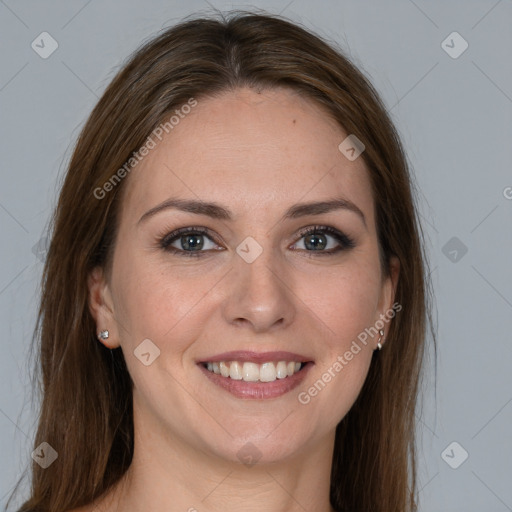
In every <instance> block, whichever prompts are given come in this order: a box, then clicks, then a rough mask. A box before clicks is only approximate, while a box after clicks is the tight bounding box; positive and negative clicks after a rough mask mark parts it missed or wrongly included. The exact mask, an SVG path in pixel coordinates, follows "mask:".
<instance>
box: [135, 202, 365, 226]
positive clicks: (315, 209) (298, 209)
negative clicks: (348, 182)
mask: <svg viewBox="0 0 512 512" xmlns="http://www.w3.org/2000/svg"><path fill="white" fill-rule="evenodd" d="M168 209H177V210H181V211H184V212H188V213H194V214H196V215H206V216H208V217H211V218H213V219H219V220H232V219H233V214H232V213H231V211H230V210H229V209H227V208H225V207H223V206H221V205H219V204H217V203H213V202H206V201H201V200H197V199H178V198H169V199H167V200H165V201H164V202H163V203H160V204H158V205H157V206H155V207H153V208H151V209H150V210H148V211H147V212H146V213H144V215H142V217H141V218H140V219H139V221H138V222H137V224H140V223H141V222H143V221H145V220H147V219H148V218H150V217H152V216H154V215H156V214H157V213H159V212H161V211H163V210H168ZM335 210H348V211H351V212H354V213H355V214H357V215H358V216H359V217H360V219H361V220H362V221H363V224H364V226H365V227H367V226H366V218H365V216H364V213H363V212H362V211H361V209H360V208H359V207H358V206H357V205H355V204H354V203H353V202H352V201H349V200H348V199H344V198H335V199H330V200H327V201H316V202H310V203H300V204H295V205H293V206H291V207H290V208H288V210H286V212H285V213H284V215H283V217H282V219H281V220H286V219H298V218H301V217H306V216H308V215H321V214H322V213H328V212H332V211H335Z"/></svg>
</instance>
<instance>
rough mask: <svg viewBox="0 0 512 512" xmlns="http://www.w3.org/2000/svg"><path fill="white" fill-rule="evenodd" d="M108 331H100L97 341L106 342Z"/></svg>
mask: <svg viewBox="0 0 512 512" xmlns="http://www.w3.org/2000/svg"><path fill="white" fill-rule="evenodd" d="M108 336H109V334H108V331H100V333H99V334H98V339H99V340H106V339H108Z"/></svg>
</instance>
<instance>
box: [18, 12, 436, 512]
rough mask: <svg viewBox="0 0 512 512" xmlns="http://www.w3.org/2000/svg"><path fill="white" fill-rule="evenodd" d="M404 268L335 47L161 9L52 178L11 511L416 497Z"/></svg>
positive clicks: (250, 22)
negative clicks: (22, 485) (33, 414)
mask: <svg viewBox="0 0 512 512" xmlns="http://www.w3.org/2000/svg"><path fill="white" fill-rule="evenodd" d="M427 275H428V274H427V272H426V261H425V257H424V251H423V246H422V235H421V229H420V225H419V222H418V216H417V212H416V209H415V203H414V197H413V190H412V184H411V181H410V177H409V173H408V169H407V162H406V158H405V155H404V152H403V150H402V147H401V143H400V141H399V138H398V136H397V133H396V131H395V129H394V127H393V125H392V123H391V121H390V119H389V118H388V116H387V114H386V111H385V108H384V107H383V105H382V103H381V101H380V99H379V98H378V96H377V94H376V92H375V91H374V89H373V88H372V86H371V85H370V84H369V82H368V81H367V80H366V79H365V78H364V76H363V75H362V74H361V72H359V71H358V70H357V69H356V68H355V67H354V66H353V65H352V64H351V63H350V62H349V61H348V60H347V59H346V58H345V57H343V56H342V54H341V53H340V52H339V51H338V50H336V49H334V48H333V47H332V46H329V45H328V44H326V43H325V42H323V41H322V40H320V39H319V38H318V37H316V36H315V35H313V34H311V33H309V32H308V31H306V30H304V29H303V28H301V27H299V26H297V25H295V24H292V23H290V22H288V21H286V20H284V19H282V18H279V17H275V16H266V15H259V14H251V13H238V14H233V15H230V16H229V17H228V19H222V20H220V21H219V20H216V19H193V20H188V21H185V22H182V23H181V24H180V25H178V26H175V27H173V28H171V29H168V30H166V31H165V32H164V33H162V34H161V35H159V36H158V37H156V38H155V39H153V40H151V41H149V42H148V43H147V44H145V45H144V46H143V47H142V48H141V49H140V50H139V51H138V52H137V53H136V54H135V55H133V56H132V58H131V59H130V61H129V62H128V63H127V64H126V65H125V66H124V68H123V69H122V70H121V71H120V72H119V74H118V75H117V76H116V77H115V78H114V80H113V82H112V83H111V84H110V86H109V87H108V88H107V90H106V92H105V93H104V95H103V97H102V98H101V99H100V101H99V103H98V105H97V106H96V108H95V109H94V111H93V112H92V114H91V116H90V118H89V120H88V122H87V124H86V125H85V127H84V129H83V131H82V134H81V136H80V138H79V140H78V143H77V146H76V148H75V151H74V154H73V157H72V159H71V162H70V165H69V169H68V172H67V175H66V178H65V181H64V184H63V187H62V191H61V194H60V198H59V202H58V206H57V209H56V212H55V217H54V223H53V236H52V241H51V246H50V249H49V252H48V257H47V261H46V267H45V272H44V278H43V293H42V298H41V308H40V316H39V323H38V334H39V338H40V343H41V345H40V354H41V369H42V384H43V397H42V408H41V416H40V421H39V428H38V431H37V436H36V441H35V445H34V452H33V454H32V457H33V459H34V463H33V468H32V471H33V483H32V492H31V496H30V498H29V499H28V500H27V501H26V503H25V504H24V505H23V506H22V507H21V508H20V509H19V510H20V512H21V511H24V512H28V511H34V512H35V511H36V510H37V511H52V512H61V511H69V510H74V511H78V510H80V511H92V510H99V511H114V510H123V511H132V510H133V511H135V510H155V511H157V510H189V511H193V510H197V511H202V510H212V511H214V510H223V511H230V510H235V509H236V510H266V511H277V510H287V511H292V510H293V511H294V510H307V511H326V512H327V511H358V512H359V511H365V512H366V511H388V512H391V511H392V512H398V511H404V512H405V511H413V510H416V508H417V496H416V494H417V492H416V459H415V446H414V441H415V438H414V427H415V421H414V413H415V404H416V397H417V394H418V391H419V379H420V371H421V365H422V358H423V352H424V339H425V331H426V328H427V324H428V320H429V319H430V313H429V311H430V310H429V307H430V306H429V300H430V299H429V297H430V295H429V291H428V290H429V284H428V281H427ZM42 443H44V444H42Z"/></svg>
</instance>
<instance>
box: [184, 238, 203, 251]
mask: <svg viewBox="0 0 512 512" xmlns="http://www.w3.org/2000/svg"><path fill="white" fill-rule="evenodd" d="M200 237H201V235H183V236H182V237H181V243H182V246H183V248H184V249H196V248H199V249H201V248H202V247H203V244H204V242H203V240H202V238H200Z"/></svg>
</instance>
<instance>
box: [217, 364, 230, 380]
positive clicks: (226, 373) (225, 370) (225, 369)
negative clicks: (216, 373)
mask: <svg viewBox="0 0 512 512" xmlns="http://www.w3.org/2000/svg"><path fill="white" fill-rule="evenodd" d="M219 368H220V374H221V375H222V376H223V377H229V366H227V365H226V363H224V362H222V363H219Z"/></svg>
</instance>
